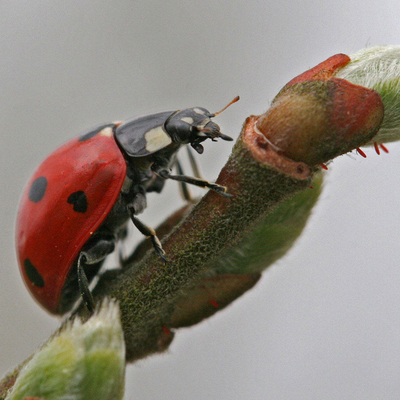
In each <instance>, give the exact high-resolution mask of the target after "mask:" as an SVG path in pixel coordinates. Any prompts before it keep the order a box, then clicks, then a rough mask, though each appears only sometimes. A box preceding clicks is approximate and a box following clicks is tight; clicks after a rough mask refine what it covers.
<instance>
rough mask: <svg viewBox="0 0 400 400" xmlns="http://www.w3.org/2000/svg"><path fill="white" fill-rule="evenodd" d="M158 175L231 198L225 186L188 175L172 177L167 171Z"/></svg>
mask: <svg viewBox="0 0 400 400" xmlns="http://www.w3.org/2000/svg"><path fill="white" fill-rule="evenodd" d="M158 175H160V176H161V177H162V178H164V179H173V180H174V181H179V182H186V183H189V184H191V185H196V186H200V187H203V188H208V189H211V190H214V191H215V192H217V193H219V194H220V195H222V196H225V197H231V195H230V194H229V193H226V190H227V189H226V187H225V186H221V185H218V184H217V183H211V182H208V181H206V180H204V179H199V178H193V177H191V176H186V175H171V174H170V173H169V171H167V170H162V171H159V172H158Z"/></svg>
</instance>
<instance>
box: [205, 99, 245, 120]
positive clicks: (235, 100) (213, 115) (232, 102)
mask: <svg viewBox="0 0 400 400" xmlns="http://www.w3.org/2000/svg"><path fill="white" fill-rule="evenodd" d="M239 100H240V97H239V96H236V97H235V98H234V99H233V100H232V101H231V102H230V103H229V104H228V105H226V106H225V107H224V108H223V109H222V110H221V111H218V112H216V113H214V114H211V115H210V118H213V117H216V116H217V115H218V114H221V113H222V111H225V110H226V109H227V108H228V107H229V106H231V105H232V104H234V103H236V102H237V101H239Z"/></svg>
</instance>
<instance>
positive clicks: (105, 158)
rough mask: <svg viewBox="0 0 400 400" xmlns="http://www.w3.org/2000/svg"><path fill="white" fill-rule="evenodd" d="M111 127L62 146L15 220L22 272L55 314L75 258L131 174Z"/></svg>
mask: <svg viewBox="0 0 400 400" xmlns="http://www.w3.org/2000/svg"><path fill="white" fill-rule="evenodd" d="M112 132H113V131H112V127H110V126H107V127H105V128H103V129H102V130H101V131H100V132H99V133H98V134H96V135H94V136H90V135H88V137H87V138H82V137H81V138H75V139H72V140H70V141H69V142H67V143H66V144H64V145H63V146H61V147H60V148H59V149H58V150H56V151H55V152H53V153H52V154H51V155H50V156H49V157H48V158H47V159H46V160H44V162H43V163H42V164H41V165H40V166H39V168H38V169H37V170H36V172H35V173H34V175H33V177H32V178H31V180H30V181H29V183H28V185H27V188H26V189H25V191H24V193H23V195H22V199H21V204H20V208H19V212H18V217H17V225H16V242H17V253H18V258H19V267H20V271H21V274H22V276H23V279H24V281H25V284H26V286H27V287H28V289H29V290H30V292H31V293H32V294H33V296H34V297H35V298H36V300H37V301H38V302H39V303H40V304H41V305H42V306H43V307H45V308H46V309H47V310H49V311H50V312H52V313H55V314H58V313H60V310H59V306H60V304H59V302H60V297H61V293H62V290H63V287H64V284H65V283H66V280H67V277H68V274H69V272H70V270H71V268H72V266H73V264H74V261H75V259H76V258H77V256H78V254H79V252H80V250H81V248H82V246H83V245H84V244H85V243H86V242H87V240H88V239H89V238H90V237H91V235H92V234H93V232H95V231H96V229H97V228H98V227H99V226H100V224H101V223H102V222H103V221H104V219H105V218H106V217H107V215H108V213H109V212H110V210H111V209H112V207H113V205H114V204H115V202H116V200H117V197H118V195H119V193H120V190H121V187H122V185H123V182H124V179H125V176H126V169H127V167H126V162H125V159H124V157H123V155H122V153H121V151H120V149H119V148H118V146H117V144H116V142H115V140H114V137H113V135H112Z"/></svg>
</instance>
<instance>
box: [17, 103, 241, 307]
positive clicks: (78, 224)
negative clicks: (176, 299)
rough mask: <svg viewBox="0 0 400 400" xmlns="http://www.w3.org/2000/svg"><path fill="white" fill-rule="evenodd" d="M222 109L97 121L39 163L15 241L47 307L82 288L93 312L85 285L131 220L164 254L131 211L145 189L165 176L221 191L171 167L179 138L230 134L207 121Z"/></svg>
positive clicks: (65, 303)
mask: <svg viewBox="0 0 400 400" xmlns="http://www.w3.org/2000/svg"><path fill="white" fill-rule="evenodd" d="M238 99H239V97H237V98H235V99H234V100H233V101H232V102H231V103H229V104H228V105H227V106H226V107H225V108H224V109H222V110H221V111H220V112H222V111H223V110H225V109H226V108H227V107H228V106H229V105H231V104H232V103H234V102H236V101H237V100H238ZM220 112H218V113H214V114H212V113H210V112H209V111H208V110H206V109H205V108H201V107H194V108H187V109H184V110H178V111H167V112H161V113H158V114H152V115H146V116H141V117H137V118H133V119H131V120H128V121H126V122H123V123H109V124H105V125H101V126H99V127H97V128H96V129H93V130H90V131H89V132H87V133H85V134H84V135H81V136H80V137H78V138H74V139H72V140H70V141H69V142H67V143H66V144H64V145H63V146H61V147H60V148H59V149H58V150H56V151H54V152H53V153H52V154H50V156H49V157H47V158H46V159H45V160H44V161H43V162H42V164H41V165H40V166H39V167H38V169H37V170H36V172H35V173H34V174H33V176H32V178H31V179H30V181H29V182H28V185H27V187H26V189H25V191H24V193H23V195H22V200H21V203H20V207H19V211H18V217H17V224H16V242H17V253H18V260H19V267H20V272H21V274H22V277H23V279H24V281H25V284H26V286H27V287H28V289H29V290H30V292H31V293H32V295H33V296H34V297H35V298H36V300H37V301H38V302H39V303H40V304H41V305H42V306H43V307H44V308H45V309H47V310H48V311H49V312H50V313H53V314H59V315H62V314H64V313H66V312H67V311H69V310H70V309H71V308H72V306H73V305H74V303H75V302H76V300H77V299H78V297H79V293H80V294H81V296H82V298H83V300H84V302H85V304H86V306H87V307H88V309H89V311H93V307H94V303H93V298H92V296H91V293H90V291H89V288H88V284H89V283H90V282H91V281H92V279H93V278H94V276H95V275H96V274H97V273H98V272H99V269H100V267H101V265H102V263H103V261H104V259H105V258H106V256H107V255H109V254H110V253H111V252H113V251H114V249H115V246H116V243H117V242H118V241H119V240H121V239H123V238H124V236H126V229H127V223H128V221H129V219H130V220H132V222H133V224H134V225H135V226H136V228H137V229H138V230H139V231H140V232H141V233H142V234H143V235H145V236H148V237H150V239H151V241H152V243H153V247H154V249H155V251H156V252H157V253H158V255H159V256H160V257H162V258H163V259H164V260H166V257H165V253H164V250H163V249H162V246H161V243H160V241H159V240H158V238H157V235H156V233H155V231H154V230H153V229H152V228H150V227H149V226H147V225H145V224H144V223H143V222H141V221H140V220H139V219H138V218H137V214H140V213H141V212H142V211H143V210H144V209H145V208H146V193H149V192H157V193H160V192H161V191H162V189H163V186H164V183H165V180H166V179H173V180H177V181H180V182H182V184H183V185H184V184H186V183H189V184H194V185H197V186H200V187H205V188H209V189H212V190H214V191H216V192H218V193H220V194H222V195H227V194H226V188H225V187H223V186H220V185H217V184H214V183H210V182H207V181H205V180H203V179H200V178H199V177H197V178H192V177H188V176H185V175H183V174H182V175H172V174H171V168H172V167H173V166H174V164H177V162H178V161H177V159H176V155H177V152H178V150H179V148H180V147H181V146H182V145H186V144H190V145H191V146H192V147H193V148H194V149H195V150H196V151H197V152H198V153H200V154H201V153H202V152H203V146H202V145H201V142H203V141H204V140H206V139H211V140H213V141H215V140H216V138H221V139H223V140H232V138H230V137H229V136H226V135H224V134H223V133H221V132H220V127H219V126H218V125H217V124H216V123H215V122H213V121H212V120H211V118H213V117H215V116H216V115H218V114H219V113H220ZM178 167H179V164H178Z"/></svg>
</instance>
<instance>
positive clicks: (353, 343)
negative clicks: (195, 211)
mask: <svg viewBox="0 0 400 400" xmlns="http://www.w3.org/2000/svg"><path fill="white" fill-rule="evenodd" d="M399 15H400V3H399V1H398V0H380V1H379V2H378V1H372V0H371V1H360V0H346V1H332V0H319V1H318V2H317V1H311V0H303V1H300V0H291V1H288V0H284V1H280V2H277V1H266V0H264V1H246V2H244V1H243V2H241V1H224V0H219V1H215V0H205V1H202V2H198V1H191V0H174V1H165V0H147V1H106V0H98V1H82V0H79V1H72V0H70V1H54V0H53V1H42V0H35V1H20V0H13V1H10V0H1V2H0V21H1V22H0V81H1V98H0V117H1V118H0V124H1V130H0V132H1V148H0V151H1V157H0V162H1V167H0V171H1V176H0V178H1V186H0V187H1V192H0V195H1V212H0V226H1V231H0V240H1V246H0V248H1V268H0V321H1V325H0V343H1V346H0V373H1V374H3V373H4V372H6V371H7V370H9V369H11V368H12V367H14V366H15V365H16V364H17V363H18V362H20V361H22V360H23V359H24V358H25V357H26V356H27V355H29V354H31V352H32V351H33V350H34V349H35V348H36V347H37V346H38V345H39V344H40V343H42V342H43V341H44V340H45V339H46V338H47V337H48V336H49V335H50V333H51V332H52V331H53V330H54V329H55V328H56V326H57V325H58V323H59V322H58V321H57V320H56V319H54V318H52V317H50V316H49V315H47V314H46V313H45V312H44V311H43V310H42V309H41V308H40V307H38V306H37V305H36V304H35V303H34V302H33V300H32V299H31V298H30V295H29V294H28V293H27V292H26V290H25V288H24V285H23V283H22V281H21V280H20V277H19V273H18V270H17V266H16V260H15V255H14V244H13V234H14V228H13V225H14V220H15V215H16V207H17V203H18V199H19V196H20V193H21V191H22V188H23V186H24V184H25V182H26V180H27V179H28V177H29V176H30V174H31V173H32V172H33V170H34V168H35V167H36V166H37V165H38V163H39V162H40V161H41V160H42V159H43V158H44V157H45V156H46V155H47V154H48V153H49V152H51V151H52V150H53V149H55V148H56V147H57V146H59V145H60V144H62V143H63V142H65V141H66V140H67V139H69V138H70V137H72V136H74V135H76V134H78V133H80V132H82V131H84V130H85V129H87V128H90V127H92V126H95V125H97V124H100V123H103V122H108V121H112V120H115V119H124V118H128V117H132V116H134V115H138V114H143V113H151V112H156V111H160V110H166V109H174V108H185V107H191V106H195V105H199V106H204V107H206V108H209V109H210V110H218V109H220V108H221V107H222V106H224V105H225V104H226V103H227V102H228V101H229V100H231V99H232V98H233V97H234V96H235V95H237V94H240V95H241V97H242V100H241V101H240V102H239V103H238V104H236V105H234V106H233V107H232V108H231V109H230V110H228V111H227V112H225V113H224V114H222V115H221V116H220V117H218V122H219V123H220V124H221V126H222V127H223V131H224V132H225V133H227V134H230V135H233V136H235V137H236V136H237V135H238V132H239V130H240V127H241V124H242V122H243V120H244V118H245V117H246V116H247V115H249V114H257V113H261V112H263V111H264V110H265V109H266V108H267V107H268V104H269V102H270V101H271V100H272V99H273V97H274V95H275V94H276V93H277V91H278V90H279V88H281V87H282V86H283V85H284V84H285V83H286V82H287V81H288V80H290V79H291V78H292V77H294V76H295V75H297V74H299V73H301V72H303V71H304V70H306V69H307V68H309V67H312V66H314V65H315V64H317V63H318V62H320V61H323V60H324V59H326V58H327V57H329V56H331V55H333V54H335V53H338V52H344V53H347V54H351V53H354V52H355V51H357V50H359V49H360V48H363V47H365V46H370V45H377V44H400V24H399ZM230 147H231V145H230V144H229V143H226V142H225V143H224V142H221V141H220V142H219V143H218V144H213V143H210V144H208V145H207V147H206V150H205V154H204V155H203V156H202V157H200V158H199V159H200V160H201V163H202V166H203V172H204V174H205V176H207V177H209V178H210V179H212V178H215V176H216V174H217V171H218V170H219V168H220V167H221V166H222V165H223V163H224V161H225V159H226V157H227V156H228V154H229V151H230ZM388 147H389V149H390V154H389V155H386V154H385V155H381V156H378V155H376V154H375V153H374V152H373V151H372V150H368V149H367V150H365V151H366V153H367V155H368V158H367V159H366V160H365V159H363V158H361V157H360V156H357V155H353V156H350V157H349V156H343V157H340V158H339V159H337V160H335V162H334V163H333V164H332V165H331V166H330V168H329V169H330V171H329V175H328V177H327V183H326V188H325V191H324V193H323V196H322V199H321V201H320V203H319V205H318V207H317V208H316V209H315V212H314V215H313V217H312V220H311V221H310V223H309V225H308V227H307V230H306V232H305V235H304V236H303V237H302V238H301V239H300V240H299V241H298V243H297V246H296V247H295V248H294V249H293V251H292V252H291V253H290V254H289V255H288V256H287V257H286V258H284V259H283V260H281V261H280V262H279V263H278V264H277V266H275V267H274V268H272V269H270V270H269V271H268V272H267V273H266V274H265V276H264V278H263V280H262V281H261V282H260V283H259V284H258V285H257V287H256V288H255V289H254V290H253V291H252V292H251V293H248V294H247V295H246V296H244V298H243V299H241V300H240V301H238V302H237V303H235V304H234V305H233V306H231V307H229V308H228V309H227V310H226V311H224V312H222V313H220V314H219V315H217V316H216V317H214V318H212V319H210V320H208V321H206V322H204V323H203V324H201V325H199V326H197V327H194V328H192V329H188V330H182V331H181V332H179V333H178V335H177V337H176V339H175V341H174V343H173V344H172V346H171V348H170V350H169V352H168V354H165V355H161V356H154V357H151V358H149V359H147V360H144V361H141V362H139V363H138V364H136V365H133V366H129V367H128V369H127V393H126V399H172V398H173V399H193V400H195V399H230V400H237V399H266V398H268V399H307V400H310V399H338V398H340V399H377V398H379V399H398V398H399V397H400V379H399V376H400V346H399V345H400V291H399V288H400V268H399V265H398V260H399V254H400V250H399V233H398V230H399V225H400V209H399V207H398V203H399V201H398V200H399V197H400V189H399V188H400V185H399V172H398V168H399V162H398V158H399V156H400V147H399V145H398V144H392V145H389V146H388ZM167 186H168V187H167V188H166V190H165V193H164V194H163V195H162V196H152V197H151V198H150V199H149V204H150V206H149V208H148V210H147V211H146V213H145V215H144V217H143V219H144V220H146V221H147V222H148V223H149V224H152V225H156V223H157V222H158V221H160V220H161V219H162V218H163V217H164V216H166V215H168V213H169V212H170V211H172V210H173V209H175V208H176V207H177V206H178V205H179V204H180V202H181V200H180V198H179V196H177V195H176V186H175V184H174V183H173V182H170V183H169V184H168V185H167ZM135 237H138V235H137V234H136V235H135Z"/></svg>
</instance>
